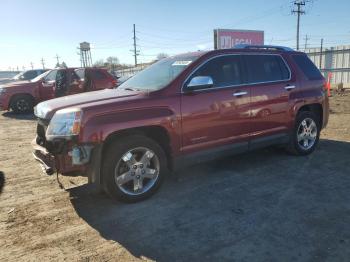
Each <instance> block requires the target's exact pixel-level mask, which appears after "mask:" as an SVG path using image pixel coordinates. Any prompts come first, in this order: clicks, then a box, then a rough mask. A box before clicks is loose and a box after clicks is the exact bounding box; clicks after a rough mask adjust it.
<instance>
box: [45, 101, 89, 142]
mask: <svg viewBox="0 0 350 262" xmlns="http://www.w3.org/2000/svg"><path fill="white" fill-rule="evenodd" d="M81 119H82V111H81V110H80V109H79V108H67V109H62V110H58V111H57V112H56V113H55V115H54V116H53V118H52V119H51V121H50V124H49V127H48V128H47V130H46V139H47V140H52V139H54V138H65V139H71V138H72V136H75V135H79V133H80V126H81Z"/></svg>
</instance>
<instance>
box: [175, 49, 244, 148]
mask: <svg viewBox="0 0 350 262" xmlns="http://www.w3.org/2000/svg"><path fill="white" fill-rule="evenodd" d="M196 76H210V77H211V78H212V80H213V86H211V87H208V88H204V89H200V90H195V91H192V92H187V91H186V85H187V84H188V83H189V82H190V81H191V79H192V78H193V77H196ZM244 81H245V79H244V77H243V74H242V66H241V57H240V55H225V56H218V57H215V58H212V59H210V60H209V61H207V62H206V63H205V64H203V65H202V66H200V67H199V68H198V69H196V70H195V71H194V73H193V74H192V75H191V76H190V77H189V79H188V81H186V83H185V86H184V87H183V88H184V90H183V94H182V98H181V113H182V134H183V136H182V151H183V153H184V154H187V153H194V152H196V151H202V150H206V149H208V151H210V149H213V148H215V149H218V147H220V146H222V147H225V146H233V147H234V146H237V149H238V148H239V150H242V149H243V150H245V149H247V148H248V137H249V130H250V127H249V118H250V108H249V106H250V87H248V86H245V85H243V84H244Z"/></svg>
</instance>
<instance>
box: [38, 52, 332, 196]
mask: <svg viewBox="0 0 350 262" xmlns="http://www.w3.org/2000/svg"><path fill="white" fill-rule="evenodd" d="M324 86H325V80H324V78H323V77H322V75H321V73H320V72H319V70H318V69H317V68H316V67H315V65H314V64H313V63H312V62H311V61H310V60H309V58H308V57H307V56H306V55H305V54H304V53H301V52H296V51H293V50H292V49H289V48H286V47H278V46H241V47H240V48H236V49H225V50H214V51H209V52H196V53H187V54H182V55H177V56H173V57H169V58H166V59H163V60H160V61H159V62H157V63H155V64H153V65H152V66H150V67H148V68H147V69H145V70H143V71H141V72H140V73H138V74H136V75H135V76H133V77H132V78H130V79H129V80H127V81H126V82H124V83H123V84H122V85H120V86H119V88H118V89H106V90H103V91H96V92H92V93H89V94H88V93H86V94H80V95H73V96H68V97H65V98H63V99H62V98H58V99H53V100H50V101H47V102H43V103H40V104H39V105H38V106H37V107H36V108H35V115H36V116H37V118H38V126H37V136H36V138H35V140H33V142H32V143H33V147H34V156H35V158H36V159H37V160H39V161H40V162H41V164H42V166H43V168H44V170H45V171H46V173H47V174H52V173H53V172H58V173H61V174H62V175H67V176H73V175H84V176H87V177H88V178H89V182H90V183H95V184H96V185H98V186H100V187H99V188H100V189H103V190H104V191H105V192H106V193H108V195H110V196H111V197H112V198H116V199H119V200H122V201H127V202H135V201H139V200H142V199H145V198H147V197H149V196H150V195H152V194H153V193H154V192H155V191H156V190H157V189H158V188H159V186H160V185H161V183H162V181H163V179H164V176H165V175H166V173H167V172H168V171H172V170H174V169H176V168H178V167H180V166H183V165H188V164H191V163H198V162H200V161H205V160H210V159H214V158H217V157H221V156H223V155H228V154H234V153H240V152H244V151H248V150H253V149H256V148H260V147H265V146H269V145H285V146H286V148H287V149H288V151H289V152H291V153H293V154H296V155H307V154H310V153H311V152H312V151H313V150H314V149H315V147H316V145H317V143H318V140H319V135H320V131H321V129H322V128H323V127H325V126H326V124H327V122H328V97H327V95H326V93H325V90H324Z"/></svg>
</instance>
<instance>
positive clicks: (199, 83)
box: [186, 76, 214, 91]
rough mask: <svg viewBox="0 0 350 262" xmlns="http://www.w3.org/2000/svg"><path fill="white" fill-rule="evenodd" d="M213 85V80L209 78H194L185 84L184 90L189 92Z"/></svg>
mask: <svg viewBox="0 0 350 262" xmlns="http://www.w3.org/2000/svg"><path fill="white" fill-rule="evenodd" d="M213 85H214V83H213V79H212V78H211V77H210V76H195V77H193V78H192V79H191V81H190V82H189V83H188V84H187V86H186V89H187V90H189V91H194V90H199V89H204V88H209V87H212V86H213Z"/></svg>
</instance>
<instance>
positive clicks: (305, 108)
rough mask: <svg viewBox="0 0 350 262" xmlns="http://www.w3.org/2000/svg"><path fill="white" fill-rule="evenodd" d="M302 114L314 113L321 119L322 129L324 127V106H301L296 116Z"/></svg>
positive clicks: (317, 104)
mask: <svg viewBox="0 0 350 262" xmlns="http://www.w3.org/2000/svg"><path fill="white" fill-rule="evenodd" d="M300 112H312V113H314V114H315V115H317V116H318V117H319V121H320V122H319V124H320V127H322V126H323V107H322V104H320V103H313V104H306V105H303V106H301V107H300V108H299V109H298V111H297V114H296V116H297V115H298V114H299V113H300Z"/></svg>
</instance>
